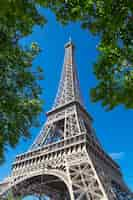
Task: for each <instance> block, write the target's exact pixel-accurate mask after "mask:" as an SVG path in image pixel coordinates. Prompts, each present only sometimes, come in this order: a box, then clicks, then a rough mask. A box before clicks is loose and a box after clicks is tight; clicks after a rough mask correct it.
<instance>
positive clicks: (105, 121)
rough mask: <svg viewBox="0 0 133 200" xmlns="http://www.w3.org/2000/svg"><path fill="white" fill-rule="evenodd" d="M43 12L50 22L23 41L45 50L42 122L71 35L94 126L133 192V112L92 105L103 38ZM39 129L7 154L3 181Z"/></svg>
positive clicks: (1, 173) (40, 60) (1, 170)
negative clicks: (99, 46) (98, 57)
mask: <svg viewBox="0 0 133 200" xmlns="http://www.w3.org/2000/svg"><path fill="white" fill-rule="evenodd" d="M40 12H41V13H42V14H43V15H45V16H46V18H47V19H48V23H47V24H46V25H45V26H44V28H39V27H38V26H36V27H35V28H34V30H33V33H32V35H31V36H29V37H27V38H25V39H23V40H22V44H23V45H29V44H30V43H31V42H33V41H36V42H38V43H39V45H40V47H41V49H42V52H41V53H40V55H39V56H38V57H37V59H36V60H35V61H34V63H33V65H34V66H36V65H40V66H42V67H43V69H44V80H43V81H41V83H40V84H41V87H42V88H43V94H42V99H43V100H44V113H43V114H42V115H41V116H40V120H41V122H42V123H43V122H44V121H45V112H46V111H48V110H49V109H50V108H51V106H52V104H53V101H54V97H55V95H56V91H57V87H58V82H59V79H60V73H61V68H62V63H63V57H64V44H65V43H66V42H67V41H68V38H69V36H70V35H71V37H72V40H73V42H74V44H75V46H76V52H75V60H76V64H77V68H78V74H79V79H80V86H81V91H82V95H83V99H84V102H85V106H86V108H87V110H88V112H89V113H90V114H91V115H92V117H93V118H94V124H93V126H94V128H95V129H96V133H97V136H98V138H99V139H100V142H101V143H102V145H103V147H104V149H105V150H106V151H107V152H108V153H109V154H111V156H112V157H113V158H114V159H115V160H116V161H117V162H118V163H119V165H120V167H121V170H122V172H123V175H124V179H125V181H126V183H127V184H128V186H129V187H130V188H131V189H132V190H133V170H132V169H133V159H132V158H133V110H126V109H125V108H124V107H123V106H119V107H117V108H115V109H114V110H113V111H110V112H106V111H105V109H104V108H103V107H102V106H101V104H100V103H92V102H91V101H90V97H89V89H90V88H91V87H94V86H95V85H96V83H97V81H96V78H95V76H94V75H93V64H94V62H95V61H96V59H97V55H98V52H97V50H96V46H97V44H98V41H99V38H98V37H93V36H92V35H91V34H90V33H89V32H88V31H85V30H82V29H81V28H80V24H79V23H75V24H74V23H71V24H69V25H67V26H65V27H63V26H62V25H61V24H59V23H57V21H56V19H55V16H54V15H53V14H52V13H50V12H49V11H45V10H43V9H40ZM39 130H40V128H32V129H31V135H32V137H31V139H30V140H24V139H21V141H20V143H19V144H18V145H17V147H16V149H8V150H7V151H6V162H5V163H4V164H3V165H2V166H0V180H2V179H3V178H4V177H6V176H8V175H9V174H10V171H11V164H12V162H13V161H14V159H15V156H16V155H17V154H19V153H22V152H25V151H26V150H27V149H28V148H29V147H30V145H31V144H32V142H33V140H34V138H35V136H36V135H37V134H38V132H39Z"/></svg>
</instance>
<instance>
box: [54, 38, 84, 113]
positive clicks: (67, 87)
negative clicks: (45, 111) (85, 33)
mask: <svg viewBox="0 0 133 200" xmlns="http://www.w3.org/2000/svg"><path fill="white" fill-rule="evenodd" d="M74 49H75V48H74V44H73V43H72V39H71V37H69V41H68V42H67V43H66V44H65V56H64V64H63V69H62V75H61V79H60V83H59V88H58V92H57V95H56V99H55V103H54V106H53V109H55V108H57V107H60V106H63V105H65V104H67V103H70V102H72V101H78V102H79V103H80V104H82V100H81V95H80V87H79V80H78V75H77V70H76V65H75V62H74Z"/></svg>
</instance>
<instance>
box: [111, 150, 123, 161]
mask: <svg viewBox="0 0 133 200" xmlns="http://www.w3.org/2000/svg"><path fill="white" fill-rule="evenodd" d="M109 155H110V156H111V158H112V159H114V160H121V159H123V158H124V156H125V153H124V152H118V153H117V152H116V153H110V154H109Z"/></svg>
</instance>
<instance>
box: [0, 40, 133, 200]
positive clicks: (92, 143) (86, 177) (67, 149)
mask: <svg viewBox="0 0 133 200" xmlns="http://www.w3.org/2000/svg"><path fill="white" fill-rule="evenodd" d="M92 121H93V120H92V117H91V116H90V115H89V114H88V113H87V111H86V109H85V108H84V106H83V102H82V99H81V94H80V88H79V80H78V76H77V71H76V67H75V63H74V45H73V43H72V42H71V41H69V42H68V43H67V44H66V45H65V57H64V65H63V70H62V76H61V81H60V84H59V88H58V92H57V96H56V99H55V103H54V105H53V107H52V110H50V111H49V112H48V113H47V121H46V123H45V124H44V127H43V128H42V130H41V132H40V134H39V136H38V137H37V138H36V140H35V142H34V143H33V145H32V146H31V148H30V149H29V151H28V152H26V153H24V154H21V155H18V156H17V157H16V160H15V162H14V163H13V167H12V174H11V176H10V177H8V178H7V179H6V180H5V181H4V182H2V183H1V184H0V189H1V191H0V195H1V197H5V198H6V194H7V192H8V191H9V190H10V189H11V190H12V192H13V194H14V196H15V197H16V196H19V195H22V196H26V195H30V194H34V195H36V196H39V195H40V194H41V195H43V194H44V195H48V196H49V197H50V198H51V199H53V200H133V196H132V193H131V192H130V191H129V189H128V187H127V186H126V184H125V183H124V181H123V177H122V174H121V172H120V168H119V166H118V165H117V164H116V163H115V162H114V161H113V160H112V159H111V158H110V157H109V156H108V155H107V154H106V153H105V151H104V150H103V148H102V146H101V144H100V143H99V141H98V139H97V137H96V135H95V132H94V129H93V127H92Z"/></svg>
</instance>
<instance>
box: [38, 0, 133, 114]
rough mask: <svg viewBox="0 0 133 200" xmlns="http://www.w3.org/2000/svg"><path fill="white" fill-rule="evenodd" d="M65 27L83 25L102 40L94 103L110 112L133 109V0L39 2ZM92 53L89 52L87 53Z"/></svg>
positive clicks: (96, 73) (95, 69) (59, 0)
mask: <svg viewBox="0 0 133 200" xmlns="http://www.w3.org/2000/svg"><path fill="white" fill-rule="evenodd" d="M38 2H39V3H40V4H42V5H43V6H45V7H48V8H50V9H51V10H52V11H53V12H54V13H55V14H56V16H57V20H59V21H60V22H62V23H63V24H66V23H68V22H70V21H80V22H81V25H82V27H83V28H84V29H88V30H90V32H91V33H92V34H94V35H99V36H100V43H99V44H98V47H97V48H98V50H99V57H98V59H97V62H96V63H95V65H94V73H95V75H96V78H97V80H98V84H97V86H96V87H95V88H93V89H92V90H91V98H92V100H93V101H94V102H96V101H101V102H102V105H103V106H106V108H107V110H110V109H113V108H114V107H115V106H117V105H120V104H123V105H124V106H125V107H126V108H133V2H132V1H131V0H54V1H53V0H47V1H44V0H38ZM88 53H89V52H88Z"/></svg>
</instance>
